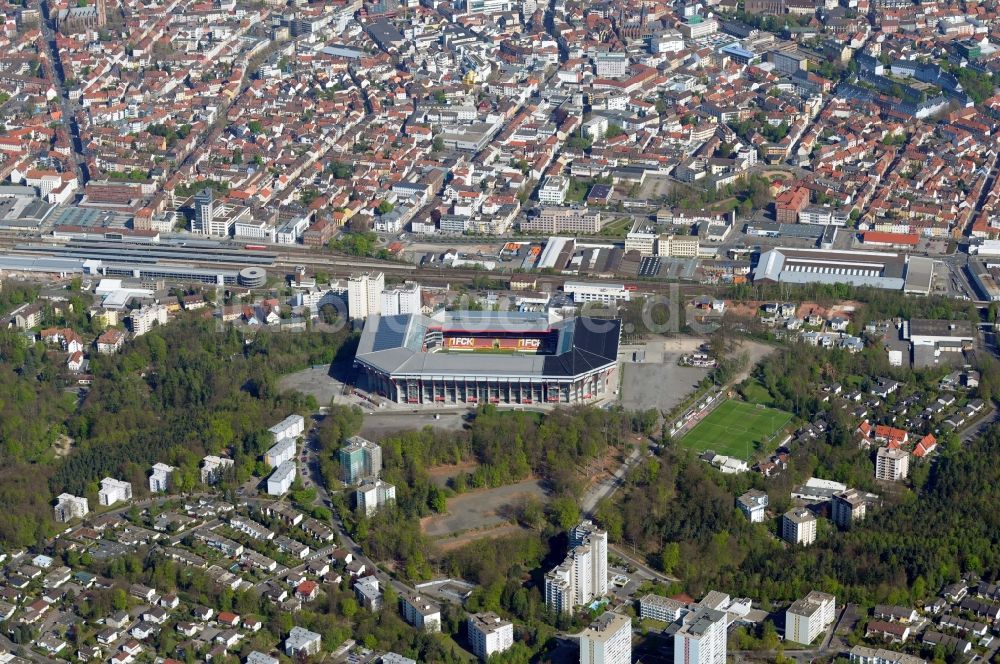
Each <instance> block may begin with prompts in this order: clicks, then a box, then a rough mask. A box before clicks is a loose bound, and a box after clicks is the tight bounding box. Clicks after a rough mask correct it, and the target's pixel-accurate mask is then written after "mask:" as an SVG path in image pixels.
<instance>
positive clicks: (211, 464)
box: [201, 454, 233, 484]
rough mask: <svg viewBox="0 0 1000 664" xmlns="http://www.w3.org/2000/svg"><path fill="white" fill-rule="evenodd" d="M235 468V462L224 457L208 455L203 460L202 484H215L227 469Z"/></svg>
mask: <svg viewBox="0 0 1000 664" xmlns="http://www.w3.org/2000/svg"><path fill="white" fill-rule="evenodd" d="M232 467H233V460H232V459H226V458H224V457H217V456H213V455H211V454H210V455H208V456H207V457H205V458H204V459H202V460H201V482H202V484H215V483H216V482H218V481H219V479H220V478H221V477H222V474H223V473H225V472H226V470H227V469H229V468H232Z"/></svg>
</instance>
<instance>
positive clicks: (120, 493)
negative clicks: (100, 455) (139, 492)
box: [97, 477, 132, 506]
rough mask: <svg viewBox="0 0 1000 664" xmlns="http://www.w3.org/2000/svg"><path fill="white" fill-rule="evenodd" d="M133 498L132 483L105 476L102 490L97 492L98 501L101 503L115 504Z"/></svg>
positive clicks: (102, 481) (106, 504)
mask: <svg viewBox="0 0 1000 664" xmlns="http://www.w3.org/2000/svg"><path fill="white" fill-rule="evenodd" d="M131 499H132V485H131V484H129V483H128V482H123V481H121V480H116V479H114V478H113V477H105V478H104V479H103V480H101V490H100V491H98V492H97V502H99V503H100V504H101V505H104V506H108V505H114V504H115V503H117V502H123V501H126V500H131Z"/></svg>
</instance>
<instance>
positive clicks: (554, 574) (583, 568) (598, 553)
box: [545, 521, 608, 613]
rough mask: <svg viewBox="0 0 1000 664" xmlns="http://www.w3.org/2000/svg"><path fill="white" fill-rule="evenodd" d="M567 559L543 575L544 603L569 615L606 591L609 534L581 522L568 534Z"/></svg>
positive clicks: (587, 522) (558, 611)
mask: <svg viewBox="0 0 1000 664" xmlns="http://www.w3.org/2000/svg"><path fill="white" fill-rule="evenodd" d="M569 545H570V549H569V553H567V555H566V559H565V560H564V561H563V562H562V563H560V564H559V565H558V566H556V567H555V568H553V569H552V570H550V571H549V573H548V574H546V575H545V603H546V605H547V606H548V607H549V608H551V609H552V610H553V611H556V612H557V613H570V612H572V611H573V607H574V606H579V605H581V604H586V603H588V602H590V601H591V600H593V599H594V598H596V597H602V596H604V595H606V594H607V592H608V533H607V532H606V531H604V530H600V529H599V528H597V527H595V526H594V524H593V523H591V522H590V521H584V522H583V523H581V524H580V525H579V526H577V527H575V528H574V529H573V530H572V531H570V537H569Z"/></svg>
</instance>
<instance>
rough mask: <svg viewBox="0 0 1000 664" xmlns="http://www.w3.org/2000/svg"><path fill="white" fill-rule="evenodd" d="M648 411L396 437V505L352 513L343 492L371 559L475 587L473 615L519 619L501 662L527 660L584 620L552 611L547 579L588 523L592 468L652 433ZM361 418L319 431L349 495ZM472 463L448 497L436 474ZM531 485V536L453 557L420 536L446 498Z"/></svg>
mask: <svg viewBox="0 0 1000 664" xmlns="http://www.w3.org/2000/svg"><path fill="white" fill-rule="evenodd" d="M647 420H648V418H647V417H646V414H644V413H629V412H625V411H622V410H601V409H596V408H571V409H558V410H555V411H553V412H550V413H546V414H544V415H543V414H541V413H533V412H523V411H500V410H497V409H496V407H494V406H491V405H484V406H481V407H480V408H479V409H478V410H477V411H476V413H475V416H474V417H473V418H472V419H471V421H470V422H469V423H468V424H467V426H466V427H465V428H464V430H461V431H454V432H448V431H436V430H434V429H432V428H430V427H426V428H424V429H421V430H417V431H405V432H400V433H397V434H392V435H389V436H387V437H385V438H382V439H381V440H378V441H377V442H378V443H379V444H380V445H381V447H382V461H383V471H382V478H383V479H385V480H386V481H388V482H390V483H392V484H394V485H395V486H396V504H395V505H394V506H391V507H388V508H383V509H381V510H380V511H379V512H378V513H377V514H375V515H374V516H372V517H366V516H364V515H363V514H362V513H360V512H356V511H352V510H351V507H352V506H351V505H350V504H349V502H348V498H347V496H346V495H344V493H343V492H339V493H335V494H334V501H335V503H337V502H338V501H339V504H338V508H339V509H338V511H339V513H340V514H341V515H344V516H345V518H344V521H345V525H346V526H347V527H348V529H349V531H350V532H351V534H352V536H353V537H354V538H355V539H356V540H357V541H359V542H360V543H361V544H362V546H363V547H364V548H365V551H366V552H367V553H368V554H369V555H371V556H372V557H373V558H374V559H376V560H380V561H383V562H385V563H386V564H387V567H389V568H390V569H393V570H395V571H396V572H397V573H399V574H401V575H402V576H403V577H404V578H406V579H409V580H411V581H421V580H425V579H427V578H430V577H433V576H441V575H445V576H453V577H455V578H463V579H466V580H468V581H471V582H474V583H476V584H478V587H477V588H476V590H475V591H474V592H473V595H472V597H471V598H470V599H469V601H468V603H467V606H466V608H467V609H468V610H470V611H496V612H499V613H501V614H503V615H508V616H513V617H515V618H516V619H517V621H518V622H517V628H516V629H517V630H518V634H519V641H518V643H517V644H516V646H515V648H514V649H512V650H511V651H509V652H508V653H505V654H504V656H503V657H502V659H501V661H506V662H521V661H524V662H526V661H528V659H529V657H530V656H531V655H532V654H534V653H537V652H538V651H539V650H540V649H541V648H542V647H543V646H545V644H546V643H548V642H549V640H550V637H551V636H552V635H553V634H554V633H555V632H556V630H557V629H562V630H575V629H578V628H579V627H581V626H582V624H583V622H584V621H585V620H584V617H581V616H567V615H555V614H552V613H550V612H549V611H548V610H547V608H546V607H545V601H544V597H543V594H542V589H543V587H544V585H543V582H542V575H543V574H544V571H545V570H546V569H548V568H549V567H551V566H553V565H555V564H556V562H558V561H559V560H561V559H562V557H563V556H564V555H565V553H566V547H567V536H566V532H567V530H568V529H569V528H571V527H572V526H574V525H576V523H578V522H579V520H580V518H581V516H580V510H579V506H578V504H579V503H578V501H579V498H580V496H581V495H582V493H583V491H584V489H585V486H586V476H587V475H586V468H587V466H588V463H589V462H591V461H593V460H594V459H597V458H599V457H601V456H603V455H605V454H607V453H608V452H610V451H612V448H615V449H616V450H619V451H624V449H625V447H626V446H627V437H628V434H629V433H630V432H634V431H642V430H643V429H644V428H645V427H647V426H648V421H647ZM360 425H361V416H360V411H359V410H358V409H356V408H348V407H343V406H332V407H331V410H330V412H329V414H328V416H327V417H326V418H324V420H323V422H321V424H320V427H319V433H318V438H319V441H320V444H321V446H322V449H323V454H321V458H322V459H324V461H323V462H322V463H323V466H322V474H323V477H324V480H325V481H326V483H327V485H328V486H329V487H330V488H331V489H332V490H334V491H336V490H338V489H340V488H341V486H342V485H341V484H340V482H339V477H340V468H339V464H338V463H337V461H336V450H337V449H339V447H340V446H341V445H342V441H343V440H344V438H346V437H349V436H351V435H354V434H355V433H357V431H358V430H360ZM463 462H468V463H470V466H471V468H470V470H468V471H464V472H461V473H459V474H457V475H456V476H455V477H453V478H452V479H451V480H450V482H449V483H448V485H447V486H446V487H441V486H439V485H437V484H435V483H434V482H433V481H432V480H431V478H430V475H429V474H428V469H429V468H432V467H434V466H439V465H442V464H457V463H463ZM529 477H537V478H540V479H541V480H543V482H544V483H545V486H546V490H547V494H548V495H547V499H546V500H545V501H544V502H543V501H540V500H537V499H526V500H524V501H522V502H520V503H519V504H518V505H516V507H515V509H514V510H513V512H512V514H511V515H510V516H511V518H512V519H513V520H515V521H516V522H517V523H518V524H519V525H521V526H522V527H523V528H524V530H523V531H522V532H521V533H518V534H515V535H513V536H507V537H504V538H502V539H483V540H479V541H477V542H473V543H471V544H468V545H465V546H463V547H461V548H458V549H453V550H450V551H448V552H442V551H440V550H438V548H437V547H436V546H435V544H434V542H433V541H432V540H430V539H429V538H427V537H426V536H424V535H423V533H422V532H421V529H420V519H421V518H422V517H425V516H428V515H431V514H435V513H441V512H444V511H446V510H447V503H448V499H449V498H451V497H453V496H456V495H458V494H461V493H464V492H466V491H473V490H476V489H484V488H493V487H499V486H503V485H506V484H511V483H516V482H519V481H521V480H524V479H527V478H529Z"/></svg>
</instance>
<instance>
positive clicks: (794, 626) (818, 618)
mask: <svg viewBox="0 0 1000 664" xmlns="http://www.w3.org/2000/svg"><path fill="white" fill-rule="evenodd" d="M836 614H837V598H836V597H834V596H833V595H830V594H828V593H822V592H819V591H818V590H813V591H812V592H810V593H809V594H808V595H806V596H805V597H803V598H802V599H799V600H796V601H794V602H792V605H791V606H790V607H788V610H787V611H785V640H786V641H792V642H793V643H801V644H803V645H809V644H811V643H812V642H813V641H815V640H816V639H817V638H818V637H819V635H820V634H822V633H823V632H824V631H826V628H827V627H829V626H830V625H832V624H833V621H834V618H835V617H836Z"/></svg>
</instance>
